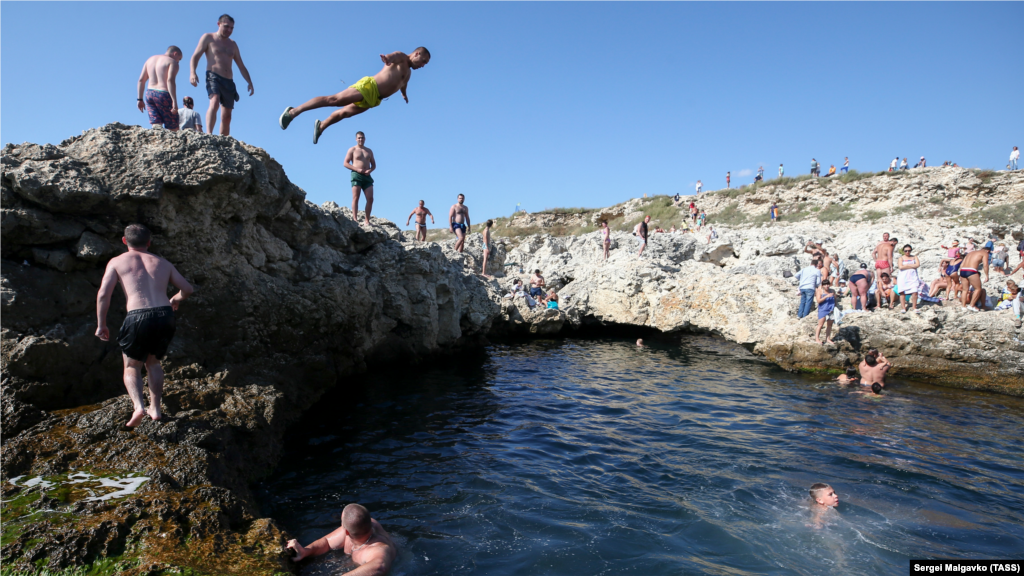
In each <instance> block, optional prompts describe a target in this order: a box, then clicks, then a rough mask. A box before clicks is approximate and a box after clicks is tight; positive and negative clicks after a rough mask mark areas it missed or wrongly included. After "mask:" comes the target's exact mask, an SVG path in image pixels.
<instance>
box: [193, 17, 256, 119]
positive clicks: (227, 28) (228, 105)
mask: <svg viewBox="0 0 1024 576" xmlns="http://www.w3.org/2000/svg"><path fill="white" fill-rule="evenodd" d="M234 30H235V19H234V18H232V17H231V16H228V15H227V14H221V16H220V18H218V19H217V31H216V32H212V33H210V32H207V33H206V34H203V35H202V36H200V37H199V44H198V45H197V46H196V51H195V52H193V53H192V60H191V61H190V62H189V70H190V72H191V74H190V76H189V82H191V83H192V85H193V86H199V76H197V75H196V67H197V66H199V59H200V58H201V57H202V56H203V54H205V55H206V94H207V95H208V96H209V97H210V108H209V109H208V110H207V111H206V126H207V128H208V130H209V133H210V134H213V127H214V126H216V125H217V110H218V109H220V111H221V112H220V134H221V136H229V135H231V113H232V112H233V111H234V109H235V102H238V99H239V96H238V90H237V89H236V88H235V81H234V74H233V73H232V72H231V63H232V62H234V63H235V64H238V71H239V72H241V73H242V77H243V78H245V81H246V82H248V83H249V96H252V95H253V93H254V92H255V90H254V89H253V87H252V79H250V78H249V70H248V69H247V68H246V67H245V64H243V63H242V54H241V52H239V50H238V44H236V43H235V41H234V40H232V39H231V33H232V32H234Z"/></svg>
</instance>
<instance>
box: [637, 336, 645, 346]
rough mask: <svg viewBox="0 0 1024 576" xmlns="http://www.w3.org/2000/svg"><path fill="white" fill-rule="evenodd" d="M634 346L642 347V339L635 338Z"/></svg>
mask: <svg viewBox="0 0 1024 576" xmlns="http://www.w3.org/2000/svg"><path fill="white" fill-rule="evenodd" d="M636 345H637V346H643V345H644V339H643V338H637V339H636Z"/></svg>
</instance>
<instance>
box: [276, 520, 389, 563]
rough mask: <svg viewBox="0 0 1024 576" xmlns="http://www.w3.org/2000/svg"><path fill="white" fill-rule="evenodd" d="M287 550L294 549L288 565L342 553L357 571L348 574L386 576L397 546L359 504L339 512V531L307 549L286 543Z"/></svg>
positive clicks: (295, 541) (293, 541)
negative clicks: (350, 560) (333, 551)
mask: <svg viewBox="0 0 1024 576" xmlns="http://www.w3.org/2000/svg"><path fill="white" fill-rule="evenodd" d="M286 547H287V548H290V549H292V550H295V556H293V557H292V562H299V561H301V560H302V559H303V558H309V557H310V556H319V555H321V554H325V553H327V552H329V551H331V550H344V552H345V554H351V555H352V561H353V562H355V563H356V564H358V565H359V568H356V569H355V570H353V571H351V572H349V574H355V575H359V576H362V575H364V574H387V573H388V570H390V569H391V564H392V563H393V562H394V561H395V555H396V554H397V551H398V547H397V546H396V545H395V542H394V541H393V540H391V535H390V534H388V533H387V531H386V530H384V527H383V526H381V525H380V522H377V521H376V520H374V519H373V518H370V512H369V510H367V509H366V508H364V507H363V506H360V505H359V504H349V505H348V506H345V509H344V510H342V512H341V528H338V529H337V530H335V531H334V532H331V533H330V534H328V535H326V536H324V537H323V538H320V539H319V540H317V541H315V542H313V543H312V544H310V545H309V546H303V545H302V544H299V541H298V540H289V541H288V543H287V544H286Z"/></svg>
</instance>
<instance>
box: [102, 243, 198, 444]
mask: <svg viewBox="0 0 1024 576" xmlns="http://www.w3.org/2000/svg"><path fill="white" fill-rule="evenodd" d="M151 237H152V236H151V235H150V232H149V230H148V229H147V228H146V227H145V226H143V225H142V224H132V225H131V226H128V227H127V228H125V230H124V237H123V238H121V241H122V242H124V243H125V245H126V246H128V252H126V253H124V254H122V255H120V256H117V257H115V258H112V259H111V260H110V262H108V263H107V269H106V271H105V272H104V273H103V282H102V283H101V284H100V291H99V293H98V294H97V295H96V325H97V326H96V336H97V337H98V338H99V339H100V340H103V341H104V342H106V341H108V340H110V330H109V329H108V328H107V310H109V309H110V297H111V296H113V294H114V287H115V286H116V285H117V284H121V288H123V289H124V293H125V296H126V297H127V300H128V315H127V316H126V317H125V319H124V323H123V324H122V325H121V332H120V334H119V335H118V337H117V342H118V344H120V345H121V356H122V358H123V360H124V386H125V388H127V389H128V396H129V397H131V399H132V406H133V407H134V409H135V410H134V411H133V412H132V417H131V419H130V420H128V423H127V424H126V426H128V427H129V428H134V427H135V426H138V425H139V424H140V423H141V422H142V419H143V418H144V417H145V416H146V410H145V407H146V406H145V403H144V402H143V398H142V367H143V366H145V367H146V373H147V374H148V375H149V403H150V404H149V417H150V418H152V419H153V420H159V419H160V417H161V412H160V397H161V395H162V394H163V391H164V372H163V369H162V368H161V367H160V359H161V358H163V357H164V355H165V354H166V353H167V347H168V346H170V344H171V339H172V338H174V311H175V310H177V309H178V305H179V304H181V301H182V300H184V299H185V298H188V297H189V295H191V294H192V285H191V284H189V283H188V281H187V280H185V277H184V276H182V275H181V274H180V273H178V270H177V269H175V267H174V265H173V264H171V263H170V262H168V261H167V260H164V259H163V258H161V257H159V256H157V255H155V254H150V253H149V244H150V239H151ZM168 283H170V284H173V285H174V286H175V287H176V288H177V289H178V293H177V294H175V295H174V297H173V298H171V299H169V300H168V298H167V284H168Z"/></svg>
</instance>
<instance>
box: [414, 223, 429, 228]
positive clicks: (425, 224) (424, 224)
mask: <svg viewBox="0 0 1024 576" xmlns="http://www.w3.org/2000/svg"><path fill="white" fill-rule="evenodd" d="M415 224H416V225H417V226H419V227H420V228H426V227H427V223H426V222H424V223H423V224H420V223H419V222H416V223H415Z"/></svg>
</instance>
